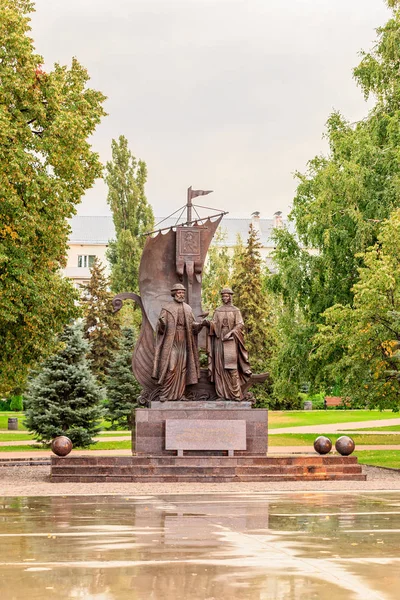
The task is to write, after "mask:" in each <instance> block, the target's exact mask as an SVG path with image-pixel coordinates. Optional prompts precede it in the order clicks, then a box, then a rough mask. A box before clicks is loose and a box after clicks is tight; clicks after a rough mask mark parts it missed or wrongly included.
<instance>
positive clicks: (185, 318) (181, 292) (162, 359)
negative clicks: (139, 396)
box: [152, 283, 204, 401]
mask: <svg viewBox="0 0 400 600" xmlns="http://www.w3.org/2000/svg"><path fill="white" fill-rule="evenodd" d="M185 293H186V289H185V287H184V286H183V285H182V284H181V283H176V284H175V285H174V286H173V287H172V289H171V295H172V297H173V301H172V302H168V303H167V304H165V305H164V306H163V308H162V310H161V313H160V316H159V318H158V323H157V328H156V347H155V356H154V363H153V373H152V377H153V379H156V380H157V383H158V385H159V386H160V400H161V401H165V400H180V399H182V398H184V396H185V387H186V386H187V385H193V384H196V383H198V381H199V378H200V364H199V353H198V349H197V334H198V332H199V331H200V330H201V328H202V327H203V325H204V322H201V323H196V321H195V318H194V315H193V311H192V309H191V308H190V306H189V304H186V302H185Z"/></svg>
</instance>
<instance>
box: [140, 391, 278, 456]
mask: <svg viewBox="0 0 400 600" xmlns="http://www.w3.org/2000/svg"><path fill="white" fill-rule="evenodd" d="M223 402H225V401H223ZM154 404H156V403H153V404H152V408H138V409H136V411H135V420H136V428H135V440H132V441H134V442H135V443H134V445H133V444H132V446H133V447H134V448H135V451H136V454H137V455H139V456H162V455H166V456H174V455H175V456H176V453H177V452H176V450H166V446H165V441H166V438H165V431H166V421H167V420H171V421H177V420H185V421H190V422H194V421H198V422H199V428H200V429H199V430H200V431H201V428H205V429H207V421H212V420H215V421H219V422H221V421H223V422H224V423H225V424H226V429H227V430H228V431H229V421H244V422H245V430H246V449H245V450H235V451H234V452H235V456H254V455H261V456H265V455H266V453H267V449H268V411H267V410H265V409H257V408H248V407H245V406H241V404H242V403H236V402H231V403H230V405H233V407H232V408H226V403H225V407H224V408H220V407H215V406H213V407H212V408H208V407H207V408H206V407H205V406H203V407H202V404H203V403H200V402H196V403H194V402H187V403H186V402H179V403H178V402H164V403H162V402H159V403H158V404H160V405H161V407H160V408H158V407H157V408H153V406H154ZM205 404H208V402H207V403H205ZM213 404H215V403H213ZM171 405H174V406H171ZM210 429H211V427H210ZM206 433H207V431H206ZM208 433H209V432H208ZM211 446H212V445H211ZM213 448H215V446H214V447H210V448H204V449H203V450H185V451H184V454H185V455H187V456H212V455H214V456H223V455H225V454H227V453H228V448H227V451H226V452H225V451H223V450H216V449H213Z"/></svg>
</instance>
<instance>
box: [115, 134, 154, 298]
mask: <svg viewBox="0 0 400 600" xmlns="http://www.w3.org/2000/svg"><path fill="white" fill-rule="evenodd" d="M111 150H112V160H111V161H109V162H107V166H106V178H105V179H106V182H107V185H108V196H107V202H108V204H109V205H110V208H111V212H112V215H113V221H114V226H115V240H112V241H111V242H110V246H109V253H108V258H109V260H110V263H111V286H112V289H113V291H115V292H126V291H138V274H139V262H140V256H141V253H142V249H143V246H144V243H145V241H146V238H145V237H144V236H143V233H145V232H146V231H151V229H152V227H153V225H154V216H153V211H152V208H151V206H150V205H149V203H148V202H147V199H146V196H145V190H144V187H145V184H146V180H147V167H146V163H145V162H143V161H142V160H139V161H138V160H137V159H136V158H135V157H134V156H133V155H132V153H131V151H130V150H129V148H128V140H127V139H126V138H125V137H124V136H123V135H121V136H120V137H119V139H118V141H116V140H112V144H111Z"/></svg>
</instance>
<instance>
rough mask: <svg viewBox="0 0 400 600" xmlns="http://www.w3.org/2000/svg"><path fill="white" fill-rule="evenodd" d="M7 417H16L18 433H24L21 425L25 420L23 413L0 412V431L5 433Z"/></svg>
mask: <svg viewBox="0 0 400 600" xmlns="http://www.w3.org/2000/svg"><path fill="white" fill-rule="evenodd" d="M9 417H17V418H18V431H26V429H25V427H24V426H23V424H22V422H23V420H24V418H25V416H24V413H23V412H0V431H1V430H2V429H4V430H5V431H7V427H8V418H9Z"/></svg>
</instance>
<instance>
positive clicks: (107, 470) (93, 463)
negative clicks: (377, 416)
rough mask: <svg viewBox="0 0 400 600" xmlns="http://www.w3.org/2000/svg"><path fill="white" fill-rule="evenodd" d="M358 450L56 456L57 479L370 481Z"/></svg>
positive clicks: (53, 465)
mask: <svg viewBox="0 0 400 600" xmlns="http://www.w3.org/2000/svg"><path fill="white" fill-rule="evenodd" d="M365 478H366V476H365V475H363V474H362V470H361V465H359V464H358V460H357V457H355V456H347V457H345V456H284V457H275V456H274V457H268V456H234V457H230V456H183V457H177V456H165V455H164V456H114V457H108V456H66V457H64V458H59V457H52V459H51V481H52V482H54V483H57V482H80V483H90V482H118V481H120V482H132V483H134V482H142V483H145V482H146V483H147V482H179V481H182V482H198V483H201V482H204V483H213V482H214V483H222V482H235V481H238V482H239V481H250V482H251V481H326V480H351V481H364V480H365Z"/></svg>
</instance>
